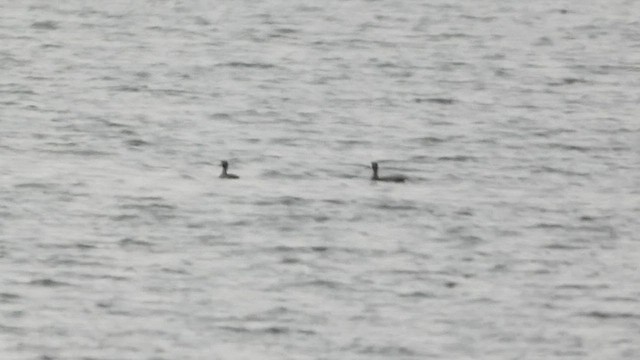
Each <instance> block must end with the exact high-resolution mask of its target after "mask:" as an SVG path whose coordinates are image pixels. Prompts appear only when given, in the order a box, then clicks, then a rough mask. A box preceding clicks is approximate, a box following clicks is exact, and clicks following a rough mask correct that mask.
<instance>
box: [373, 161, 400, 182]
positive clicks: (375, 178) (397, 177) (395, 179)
mask: <svg viewBox="0 0 640 360" xmlns="http://www.w3.org/2000/svg"><path fill="white" fill-rule="evenodd" d="M371 169H372V170H373V176H371V180H373V181H383V182H396V183H401V182H405V181H406V180H407V177H406V176H404V175H390V176H378V163H377V162H372V163H371Z"/></svg>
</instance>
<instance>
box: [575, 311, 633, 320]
mask: <svg viewBox="0 0 640 360" xmlns="http://www.w3.org/2000/svg"><path fill="white" fill-rule="evenodd" d="M580 315H581V316H586V317H592V318H596V319H604V320H609V319H640V314H636V313H624V312H610V311H589V312H586V313H580Z"/></svg>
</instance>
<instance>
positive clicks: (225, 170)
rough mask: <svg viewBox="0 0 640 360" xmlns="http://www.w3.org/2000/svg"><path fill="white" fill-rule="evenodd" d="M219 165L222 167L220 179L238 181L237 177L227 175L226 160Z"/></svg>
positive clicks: (227, 165) (227, 164) (227, 166)
mask: <svg viewBox="0 0 640 360" xmlns="http://www.w3.org/2000/svg"><path fill="white" fill-rule="evenodd" d="M220 165H222V174H220V178H221V179H239V178H240V177H239V176H238V175H235V174H229V173H227V169H228V168H229V163H228V162H227V161H226V160H222V161H221V162H220Z"/></svg>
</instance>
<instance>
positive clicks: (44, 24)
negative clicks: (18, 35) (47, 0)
mask: <svg viewBox="0 0 640 360" xmlns="http://www.w3.org/2000/svg"><path fill="white" fill-rule="evenodd" d="M31 28H33V29H39V30H56V29H58V23H57V22H55V21H52V20H46V21H36V22H34V23H33V24H31Z"/></svg>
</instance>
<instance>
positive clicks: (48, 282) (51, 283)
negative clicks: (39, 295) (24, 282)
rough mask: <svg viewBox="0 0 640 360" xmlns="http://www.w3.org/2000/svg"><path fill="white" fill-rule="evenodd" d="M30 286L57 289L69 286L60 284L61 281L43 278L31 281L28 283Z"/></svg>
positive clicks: (63, 283)
mask: <svg viewBox="0 0 640 360" xmlns="http://www.w3.org/2000/svg"><path fill="white" fill-rule="evenodd" d="M29 284H30V285H35V286H44V287H58V286H69V285H70V284H68V283H65V282H62V281H57V280H53V279H49V278H45V279H36V280H31V281H30V282H29Z"/></svg>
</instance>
